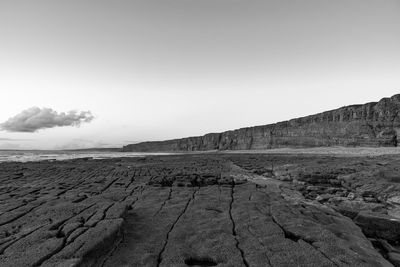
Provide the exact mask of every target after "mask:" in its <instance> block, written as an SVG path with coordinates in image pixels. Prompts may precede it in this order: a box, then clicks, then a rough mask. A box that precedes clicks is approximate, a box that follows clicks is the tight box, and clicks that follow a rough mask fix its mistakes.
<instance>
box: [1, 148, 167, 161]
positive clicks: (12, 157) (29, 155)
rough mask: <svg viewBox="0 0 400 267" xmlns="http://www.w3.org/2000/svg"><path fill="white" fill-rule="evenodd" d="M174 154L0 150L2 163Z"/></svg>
mask: <svg viewBox="0 0 400 267" xmlns="http://www.w3.org/2000/svg"><path fill="white" fill-rule="evenodd" d="M171 154H173V153H138V152H116V151H70V150H48V151H47V150H0V162H6V161H14V162H15V161H16V162H28V161H42V160H69V159H78V158H93V159H109V158H119V157H146V156H151V155H171Z"/></svg>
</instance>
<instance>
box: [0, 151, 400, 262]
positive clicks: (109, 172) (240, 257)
mask: <svg viewBox="0 0 400 267" xmlns="http://www.w3.org/2000/svg"><path fill="white" fill-rule="evenodd" d="M398 163H400V157H398V156H381V157H374V158H366V157H363V158H356V157H354V158H340V157H328V156H314V155H308V156H304V155H303V156H300V155H253V154H234V155H233V154H197V155H175V156H151V157H146V158H117V159H107V160H94V159H76V160H68V161H53V162H50V161H42V162H28V163H11V162H10V163H1V164H0V266H221V267H222V266H244V267H248V266H400V265H399V264H400V262H399V258H400V252H399V243H398V240H399V235H400V216H399V205H400V203H399V198H400V193H399V192H400V188H399V185H400V178H399V177H400V170H399V169H398V167H397V166H400V165H398Z"/></svg>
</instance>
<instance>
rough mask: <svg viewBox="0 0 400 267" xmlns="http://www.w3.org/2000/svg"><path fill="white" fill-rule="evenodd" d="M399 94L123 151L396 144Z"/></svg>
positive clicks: (140, 144) (147, 143)
mask: <svg viewBox="0 0 400 267" xmlns="http://www.w3.org/2000/svg"><path fill="white" fill-rule="evenodd" d="M399 112H400V94H399V95H395V96H393V97H391V98H383V99H382V100H380V101H379V102H372V103H367V104H365V105H353V106H347V107H342V108H339V109H335V110H331V111H327V112H323V113H319V114H316V115H311V116H307V117H303V118H297V119H292V120H290V121H284V122H279V123H276V124H269V125H263V126H255V127H248V128H242V129H238V130H233V131H227V132H223V133H210V134H206V135H204V136H198V137H188V138H182V139H174V140H168V141H159V142H144V143H139V144H132V145H127V146H125V147H124V148H123V151H137V152H151V151H153V152H155V151H198V150H244V149H271V148H281V147H316V146H336V145H338V146H397V142H398V136H400V114H399Z"/></svg>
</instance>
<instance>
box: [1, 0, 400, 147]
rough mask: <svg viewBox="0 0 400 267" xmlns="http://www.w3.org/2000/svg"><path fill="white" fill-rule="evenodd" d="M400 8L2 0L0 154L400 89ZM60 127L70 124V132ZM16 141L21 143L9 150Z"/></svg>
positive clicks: (252, 120)
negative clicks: (2, 126) (59, 118)
mask: <svg viewBox="0 0 400 267" xmlns="http://www.w3.org/2000/svg"><path fill="white" fill-rule="evenodd" d="M399 14H400V0H379V1H378V0H374V1H372V0H336V1H331V0H301V1H300V0H299V1H293V0H290V1H289V0H276V1H268V0H262V1H261V0H260V1H255V0H157V1H155V0H142V1H135V0H130V1H123V0H108V1H104V0H103V1H101V0H63V1H61V0H47V1H43V0H24V1H22V0H0V92H1V100H2V101H1V105H0V122H4V121H7V120H8V119H9V118H10V117H13V116H15V115H17V114H19V113H20V112H22V111H23V110H27V109H29V108H32V107H40V108H44V107H45V108H50V109H52V110H54V111H56V112H68V111H70V110H79V111H90V112H91V114H93V116H94V117H95V118H94V119H93V120H91V122H88V123H82V124H81V126H80V127H79V128H76V127H71V126H65V127H55V128H51V129H41V130H39V131H37V132H23V133H15V132H6V131H0V148H42V149H48V148H64V147H68V148H74V147H89V146H107V145H110V146H120V145H123V144H126V143H128V142H133V141H145V140H163V139H170V138H177V137H185V136H193V135H202V134H205V133H208V132H219V131H224V130H230V129H235V128H240V127H245V126H253V125H262V124H268V123H273V122H277V121H282V120H287V119H291V118H293V117H300V116H304V115H309V114H313V113H318V112H321V111H325V110H329V109H333V108H337V107H340V106H344V105H349V104H354V103H365V102H369V101H377V100H379V99H380V98H382V97H385V96H391V95H393V94H396V93H400V49H399V47H400V16H399ZM63 125H64V124H63ZM14 139H15V140H14Z"/></svg>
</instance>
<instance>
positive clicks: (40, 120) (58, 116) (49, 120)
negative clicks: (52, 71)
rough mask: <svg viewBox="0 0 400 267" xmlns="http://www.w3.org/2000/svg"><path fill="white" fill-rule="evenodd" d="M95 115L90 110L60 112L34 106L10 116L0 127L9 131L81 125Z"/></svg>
mask: <svg viewBox="0 0 400 267" xmlns="http://www.w3.org/2000/svg"><path fill="white" fill-rule="evenodd" d="M93 118H94V117H93V115H92V113H91V112H90V111H81V112H78V111H69V112H67V113H65V112H60V113H58V112H57V111H55V110H53V109H51V108H38V107H32V108H29V109H26V110H24V111H22V112H21V113H19V114H17V115H15V116H14V117H12V118H9V119H8V120H7V121H6V122H3V123H1V124H0V129H2V130H4V131H8V132H29V133H32V132H36V131H37V130H40V129H46V128H53V127H62V126H79V125H81V123H84V122H91V121H92V120H93Z"/></svg>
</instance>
